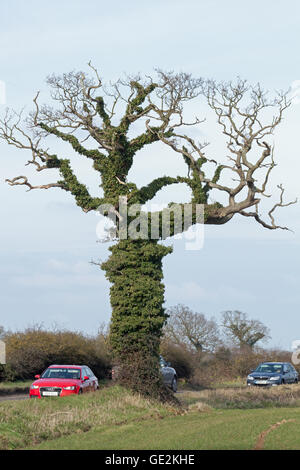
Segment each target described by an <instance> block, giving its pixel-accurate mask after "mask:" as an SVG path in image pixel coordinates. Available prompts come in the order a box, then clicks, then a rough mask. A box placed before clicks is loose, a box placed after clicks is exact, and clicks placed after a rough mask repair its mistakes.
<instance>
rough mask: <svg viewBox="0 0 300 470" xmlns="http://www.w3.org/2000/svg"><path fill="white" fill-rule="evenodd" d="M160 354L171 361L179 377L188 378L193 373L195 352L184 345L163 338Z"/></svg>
mask: <svg viewBox="0 0 300 470" xmlns="http://www.w3.org/2000/svg"><path fill="white" fill-rule="evenodd" d="M160 350H161V354H162V356H163V358H164V359H165V360H166V361H167V362H170V363H171V366H172V367H174V369H175V370H176V373H177V377H178V378H179V379H182V378H183V379H189V378H190V377H191V375H192V374H193V369H194V362H195V354H193V353H192V352H191V351H189V350H188V349H187V348H186V346H184V345H182V346H178V345H177V344H174V343H172V342H171V341H167V340H163V341H162V343H161V347H160Z"/></svg>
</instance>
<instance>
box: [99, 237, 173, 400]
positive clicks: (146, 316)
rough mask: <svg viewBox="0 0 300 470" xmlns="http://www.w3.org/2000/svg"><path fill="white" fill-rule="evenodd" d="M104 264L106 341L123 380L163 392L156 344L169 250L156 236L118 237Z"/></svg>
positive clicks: (141, 388)
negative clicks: (107, 302)
mask: <svg viewBox="0 0 300 470" xmlns="http://www.w3.org/2000/svg"><path fill="white" fill-rule="evenodd" d="M110 251H111V255H110V257H109V259H108V260H107V261H106V262H104V263H102V265H101V268H102V269H104V270H105V271H106V277H107V279H108V280H109V281H110V283H111V289H110V300H111V306H112V318H111V327H110V344H111V346H112V350H113V355H114V360H115V362H116V363H117V364H118V377H119V381H120V382H121V383H124V384H126V385H127V386H130V387H131V388H132V389H134V390H136V391H139V392H142V393H143V394H148V395H152V396H154V395H156V396H159V395H161V392H162V389H163V388H164V387H163V385H162V383H161V378H160V373H159V345H160V338H161V335H162V327H163V325H164V323H165V320H166V318H167V315H166V313H165V310H164V308H163V303H164V285H163V283H162V279H163V272H162V259H163V257H164V256H166V255H167V254H168V253H170V252H171V251H172V249H171V248H169V247H165V246H162V245H159V244H158V243H157V241H156V240H120V241H119V242H118V243H117V244H116V245H113V246H112V247H110Z"/></svg>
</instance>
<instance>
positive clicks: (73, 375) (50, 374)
mask: <svg viewBox="0 0 300 470" xmlns="http://www.w3.org/2000/svg"><path fill="white" fill-rule="evenodd" d="M42 378H43V379H80V369H75V368H67V367H49V368H48V369H46V370H45V372H44V373H43V375H42Z"/></svg>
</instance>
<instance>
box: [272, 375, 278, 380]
mask: <svg viewBox="0 0 300 470" xmlns="http://www.w3.org/2000/svg"><path fill="white" fill-rule="evenodd" d="M269 380H280V375H276V377H270V379H269Z"/></svg>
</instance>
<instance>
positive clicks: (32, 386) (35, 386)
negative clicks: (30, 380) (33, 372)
mask: <svg viewBox="0 0 300 470" xmlns="http://www.w3.org/2000/svg"><path fill="white" fill-rule="evenodd" d="M30 388H31V389H34V390H36V389H37V388H39V386H38V385H31V387H30Z"/></svg>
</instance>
